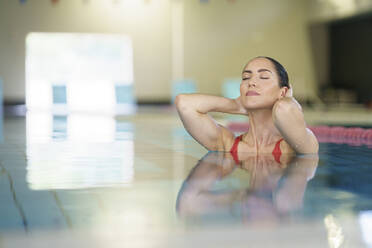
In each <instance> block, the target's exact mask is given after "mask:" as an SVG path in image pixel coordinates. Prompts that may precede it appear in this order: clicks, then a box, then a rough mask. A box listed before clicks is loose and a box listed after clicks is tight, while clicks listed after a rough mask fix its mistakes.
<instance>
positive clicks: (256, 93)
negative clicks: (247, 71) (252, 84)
mask: <svg viewBox="0 0 372 248" xmlns="http://www.w3.org/2000/svg"><path fill="white" fill-rule="evenodd" d="M245 95H246V96H259V95H260V94H258V92H256V91H253V90H250V91H248V92H247V93H246V94H245Z"/></svg>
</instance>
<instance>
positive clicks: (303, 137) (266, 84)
mask: <svg viewBox="0 0 372 248" xmlns="http://www.w3.org/2000/svg"><path fill="white" fill-rule="evenodd" d="M176 106H177V111H178V113H179V115H180V117H181V120H182V122H183V125H184V126H185V128H186V130H187V131H188V132H189V133H190V134H191V135H192V136H193V137H194V139H195V140H197V141H198V142H199V143H200V144H201V145H203V146H204V147H206V148H207V149H208V150H210V151H230V152H233V153H237V152H250V153H256V154H264V153H272V154H273V155H274V156H275V154H277V155H279V160H280V154H282V153H300V154H305V153H317V152H318V147H319V144H318V141H317V139H316V137H315V135H314V134H313V133H312V132H311V131H310V130H309V129H308V128H306V123H305V120H304V116H303V113H302V109H301V106H300V105H299V104H298V102H297V101H296V100H295V99H294V98H293V97H292V88H291V87H290V85H289V82H288V75H287V72H286V70H285V69H284V67H283V66H282V65H281V64H280V63H279V62H277V61H276V60H274V59H272V58H270V57H256V58H254V59H252V60H250V61H249V62H248V64H247V65H246V66H245V67H244V70H243V73H242V83H241V85H240V97H238V98H237V99H228V98H224V97H219V96H211V95H202V94H181V95H178V96H177V97H176ZM209 112H222V113H229V114H241V115H246V116H248V117H249V130H248V132H247V133H244V134H243V135H241V136H239V137H235V136H234V134H233V133H232V132H231V131H230V130H228V129H227V128H226V127H224V126H222V125H220V124H217V123H216V122H215V121H214V120H213V119H212V118H211V117H210V116H209V115H208V113H209Z"/></svg>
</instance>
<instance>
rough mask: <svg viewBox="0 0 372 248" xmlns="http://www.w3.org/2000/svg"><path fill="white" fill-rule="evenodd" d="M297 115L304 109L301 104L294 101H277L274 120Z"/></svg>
mask: <svg viewBox="0 0 372 248" xmlns="http://www.w3.org/2000/svg"><path fill="white" fill-rule="evenodd" d="M295 113H301V114H302V109H301V106H300V105H299V103H297V102H296V101H295V100H292V99H286V98H284V99H281V100H279V101H277V102H276V103H275V105H274V107H273V119H274V121H276V120H278V118H283V117H285V116H291V115H293V114H295Z"/></svg>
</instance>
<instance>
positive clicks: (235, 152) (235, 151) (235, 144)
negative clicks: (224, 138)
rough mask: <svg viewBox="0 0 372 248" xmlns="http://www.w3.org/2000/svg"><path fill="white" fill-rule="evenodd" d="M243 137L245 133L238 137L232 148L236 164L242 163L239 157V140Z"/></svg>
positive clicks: (231, 151)
mask: <svg viewBox="0 0 372 248" xmlns="http://www.w3.org/2000/svg"><path fill="white" fill-rule="evenodd" d="M242 139H243V134H242V135H240V136H238V137H236V138H235V141H234V144H233V146H232V147H231V149H230V153H231V155H232V156H233V159H234V161H235V163H236V164H240V162H239V158H238V145H239V142H240V141H241V140H242Z"/></svg>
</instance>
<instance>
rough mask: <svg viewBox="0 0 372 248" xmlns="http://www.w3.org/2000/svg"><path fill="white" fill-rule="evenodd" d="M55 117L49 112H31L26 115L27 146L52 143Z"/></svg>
mask: <svg viewBox="0 0 372 248" xmlns="http://www.w3.org/2000/svg"><path fill="white" fill-rule="evenodd" d="M52 125H53V116H52V115H51V114H49V113H47V112H37V111H32V112H31V111H30V112H28V113H27V115H26V135H27V145H28V144H35V143H45V142H50V140H51V139H52V130H53V128H52Z"/></svg>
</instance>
